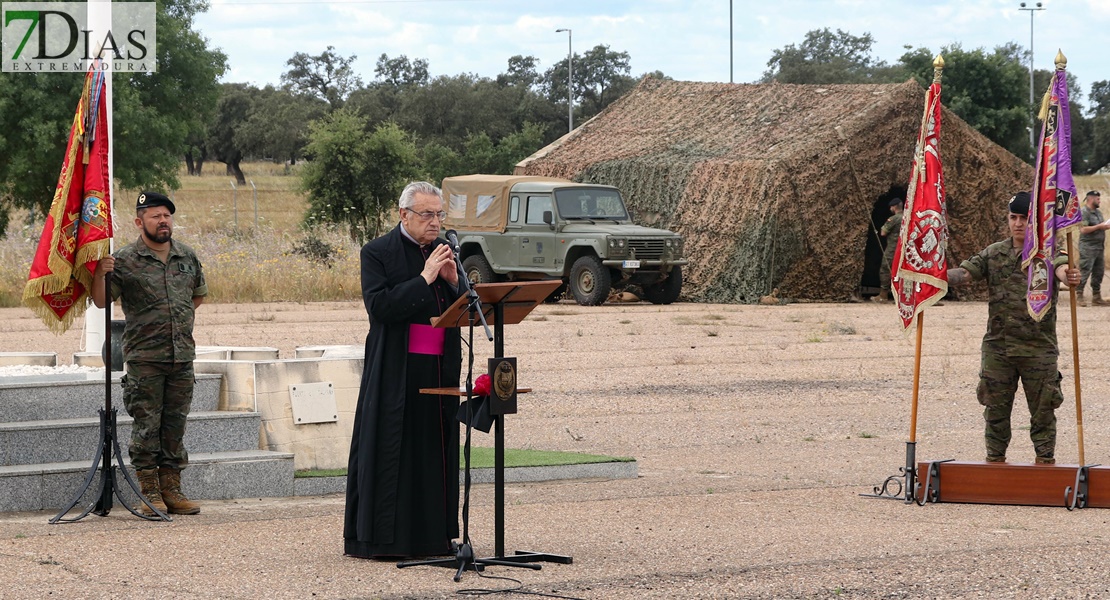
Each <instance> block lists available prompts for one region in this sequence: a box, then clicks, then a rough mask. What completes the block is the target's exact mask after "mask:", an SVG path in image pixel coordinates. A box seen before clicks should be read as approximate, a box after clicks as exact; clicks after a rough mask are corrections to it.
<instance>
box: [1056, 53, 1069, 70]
mask: <svg viewBox="0 0 1110 600" xmlns="http://www.w3.org/2000/svg"><path fill="white" fill-rule="evenodd" d="M1066 68H1068V57H1066V56H1064V51H1063V50H1057V51H1056V70H1057V71H1063V70H1064V69H1066Z"/></svg>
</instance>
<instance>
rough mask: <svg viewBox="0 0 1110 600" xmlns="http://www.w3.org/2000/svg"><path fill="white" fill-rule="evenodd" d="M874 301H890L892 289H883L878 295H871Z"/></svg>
mask: <svg viewBox="0 0 1110 600" xmlns="http://www.w3.org/2000/svg"><path fill="white" fill-rule="evenodd" d="M871 301H872V302H890V290H882V291H880V292H879V295H878V296H871Z"/></svg>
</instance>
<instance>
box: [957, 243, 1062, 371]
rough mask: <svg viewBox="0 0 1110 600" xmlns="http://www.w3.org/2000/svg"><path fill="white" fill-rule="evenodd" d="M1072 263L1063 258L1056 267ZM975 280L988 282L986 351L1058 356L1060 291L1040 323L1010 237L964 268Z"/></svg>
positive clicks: (968, 262) (1009, 354) (1015, 354)
mask: <svg viewBox="0 0 1110 600" xmlns="http://www.w3.org/2000/svg"><path fill="white" fill-rule="evenodd" d="M1067 262H1068V259H1067V256H1065V255H1062V254H1061V255H1059V256H1057V257H1056V260H1055V261H1054V264H1055V265H1056V266H1059V265H1062V264H1065V263H1067ZM960 266H961V267H963V268H964V269H967V272H968V273H970V274H971V277H972V279H986V280H987V293H988V310H987V333H986V335H984V336H983V350H984V351H987V350H991V351H994V352H999V353H1002V354H1005V355H1006V356H1043V355H1045V354H1046V353H1048V354H1052V355H1057V354H1059V351H1058V349H1057V345H1056V288H1055V287H1054V288H1053V290H1052V307H1051V308H1049V309H1048V313H1046V314H1045V316H1044V318H1043V319H1041V321H1040V322H1039V323H1038V322H1036V321H1034V320H1033V318H1032V317H1030V316H1029V310H1028V308H1027V307H1026V301H1025V292H1026V289H1027V287H1028V286H1027V283H1026V273H1025V270H1024V269H1022V268H1021V251H1020V249H1019V250H1018V251H1017V252H1015V251H1014V241H1013V239H1012V238H1007V239H1005V240H1002V241H1001V242H995V243H993V244H991V245H990V246H987V247H986V248H985V249H984V250H983V251H982V252H980V253H979V254H976V255H975V256H972V257H971V258H969V259H967V260H965V261H964V262H963V263H962V264H961V265H960Z"/></svg>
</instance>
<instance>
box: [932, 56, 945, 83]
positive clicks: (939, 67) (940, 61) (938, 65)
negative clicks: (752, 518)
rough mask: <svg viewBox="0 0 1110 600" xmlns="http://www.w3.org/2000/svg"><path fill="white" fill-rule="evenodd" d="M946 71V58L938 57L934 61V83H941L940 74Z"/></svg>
mask: <svg viewBox="0 0 1110 600" xmlns="http://www.w3.org/2000/svg"><path fill="white" fill-rule="evenodd" d="M943 70H944V57H942V56H941V55H939V54H938V55H937V57H936V58H934V59H933V83H940V73H941V71H943Z"/></svg>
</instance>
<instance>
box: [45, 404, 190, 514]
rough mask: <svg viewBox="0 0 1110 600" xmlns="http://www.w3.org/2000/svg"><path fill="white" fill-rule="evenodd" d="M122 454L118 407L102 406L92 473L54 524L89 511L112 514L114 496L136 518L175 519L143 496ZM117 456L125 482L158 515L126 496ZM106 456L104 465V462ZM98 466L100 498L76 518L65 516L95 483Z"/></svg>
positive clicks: (96, 496) (61, 511) (91, 468)
mask: <svg viewBox="0 0 1110 600" xmlns="http://www.w3.org/2000/svg"><path fill="white" fill-rule="evenodd" d="M122 454H123V453H122V452H121V451H120V447H119V441H118V440H117V439H116V409H114V408H113V409H111V410H110V411H108V410H105V409H103V408H102V409H100V444H99V446H97V449H96V455H95V456H93V461H92V465H91V466H90V467H89V472H88V474H87V475H86V476H85V482H84V483H83V484H82V485H81V488H80V489H79V490H77V493H76V494H74V495H73V500H71V501H70V503H69V504H67V505H66V506H65V508H63V509H62V510H60V511H58V514H56V515H54V518H53V519H50V524H51V525H54V524H56V523H72V522H74V521H80V520H81V519H83V518H85V517H87V516H88V515H89V513H92V514H94V515H97V516H100V517H106V516H108V513H110V512H111V511H112V503H113V500H114V498H119V501H120V504H122V505H123V506H125V507H126V508H127V510H129V511H131V514H133V515H135V516H136V517H139V518H142V519H146V520H148V521H170V520H172V519H170V517H169V515H167V514H165V513H163V512H162V511H160V510H158V509H157V508H154V506H152V505H151V504H150V501H148V500H147V499H146V496H143V494H142V493H141V492H140V491H139V486H138V485H137V484H136V483H135V480H134V479H132V477H131V474H130V473H129V472H128V471H127V468H126V467H124V466H123V456H122ZM113 456H114V457H115V461H116V463H117V464H118V465H119V467H120V468H119V471H120V473H122V474H123V479H124V481H126V482H127V484H128V485H129V486H131V490H132V491H134V492H135V495H136V496H137V497H138V498H139V499H140V500H141V501H142V502H143V504H145V505H146V506H147V507H149V508H150V509H151V510H152V511H154V513H155V514H154V515H151V516H147V515H144V514H142V513H140V512H139V511H137V510H135V508H134V507H132V506H131V505H130V504H129V503H128V502H127V500H126V499H125V498H124V497H123V494H122V490H121V488H120V487H119V484H118V482H117V481H116V465H113V464H112V457H113ZM102 459H103V464H101V460H102ZM97 469H99V470H100V489H99V491H98V492H97V493H96V494H95V498H96V500H94V501H93V502H91V503H90V504H89V505H88V506H87V507H85V510H84V511H83V512H82V513H81V514H79V515H77V516H76V517H73V518H69V519H66V518H64V517H65V515H66V514H67V513H68V512H69V511H71V510H73V508H74V507H75V506H77V503H78V502H80V501H81V497H82V496H84V495H85V492H87V491H88V489H89V487H90V486H92V483H93V480H94V479H95V478H96V471H97Z"/></svg>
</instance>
